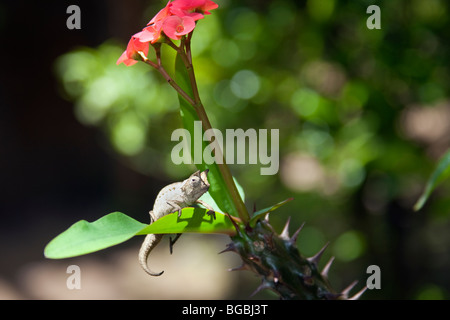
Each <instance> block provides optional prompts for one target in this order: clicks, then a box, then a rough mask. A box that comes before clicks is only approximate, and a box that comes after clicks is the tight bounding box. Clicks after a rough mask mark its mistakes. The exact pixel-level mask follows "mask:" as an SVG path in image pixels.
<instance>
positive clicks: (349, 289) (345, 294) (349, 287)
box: [341, 280, 358, 299]
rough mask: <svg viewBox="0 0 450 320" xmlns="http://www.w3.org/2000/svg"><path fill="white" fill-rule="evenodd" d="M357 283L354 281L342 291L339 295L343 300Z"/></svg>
mask: <svg viewBox="0 0 450 320" xmlns="http://www.w3.org/2000/svg"><path fill="white" fill-rule="evenodd" d="M357 283H358V281H356V280H355V281H353V282H352V283H350V285H349V286H348V287H347V288H345V289H344V290H342V292H341V295H342V297H343V298H344V299H348V294H349V293H350V291H352V289H353V288H354V287H355V286H356V284H357Z"/></svg>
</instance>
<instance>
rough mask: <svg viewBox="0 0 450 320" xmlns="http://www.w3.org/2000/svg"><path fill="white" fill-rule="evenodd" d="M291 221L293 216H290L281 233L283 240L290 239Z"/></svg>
mask: <svg viewBox="0 0 450 320" xmlns="http://www.w3.org/2000/svg"><path fill="white" fill-rule="evenodd" d="M290 222H291V217H289V218H288V219H287V221H286V224H285V225H284V228H283V231H281V233H280V238H281V239H283V240H289V223H290Z"/></svg>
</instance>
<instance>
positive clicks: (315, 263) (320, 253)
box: [308, 242, 330, 267]
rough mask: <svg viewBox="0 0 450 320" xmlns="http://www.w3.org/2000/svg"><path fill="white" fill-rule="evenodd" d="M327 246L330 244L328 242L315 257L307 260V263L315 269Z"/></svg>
mask: <svg viewBox="0 0 450 320" xmlns="http://www.w3.org/2000/svg"><path fill="white" fill-rule="evenodd" d="M329 244H330V242H327V243H326V244H325V245H324V246H323V247H322V249H320V251H319V252H317V253H316V255H315V256H313V257H311V258H308V261H309V262H311V263H313V264H314V265H315V266H316V267H317V266H318V265H319V261H320V258H321V257H322V254H323V252H324V251H325V249H326V248H327V247H328V245H329Z"/></svg>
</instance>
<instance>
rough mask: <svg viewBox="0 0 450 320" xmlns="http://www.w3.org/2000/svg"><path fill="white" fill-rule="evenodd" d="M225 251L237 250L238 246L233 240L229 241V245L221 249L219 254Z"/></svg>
mask: <svg viewBox="0 0 450 320" xmlns="http://www.w3.org/2000/svg"><path fill="white" fill-rule="evenodd" d="M225 252H237V250H236V246H235V245H234V243H233V242H231V243H228V244H227V247H226V248H225V249H223V250H222V251H220V252H219V253H218V254H221V253H225Z"/></svg>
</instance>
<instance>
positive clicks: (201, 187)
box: [181, 169, 209, 203]
mask: <svg viewBox="0 0 450 320" xmlns="http://www.w3.org/2000/svg"><path fill="white" fill-rule="evenodd" d="M208 171H209V170H208V169H206V170H205V171H202V172H200V170H199V171H196V172H194V173H193V174H191V176H190V177H189V178H187V179H186V180H184V182H183V186H182V187H181V188H182V189H183V191H184V194H185V195H186V197H187V199H188V201H189V202H192V203H194V202H195V201H196V200H197V199H198V198H200V197H201V196H202V195H203V194H204V193H205V192H207V191H208V189H209V181H208V178H207V174H208Z"/></svg>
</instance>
